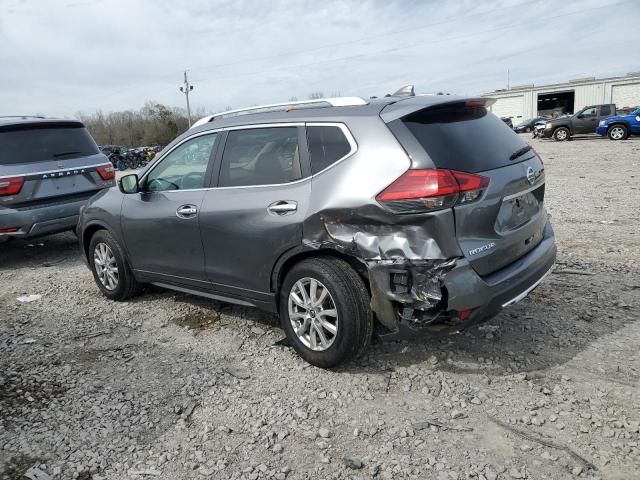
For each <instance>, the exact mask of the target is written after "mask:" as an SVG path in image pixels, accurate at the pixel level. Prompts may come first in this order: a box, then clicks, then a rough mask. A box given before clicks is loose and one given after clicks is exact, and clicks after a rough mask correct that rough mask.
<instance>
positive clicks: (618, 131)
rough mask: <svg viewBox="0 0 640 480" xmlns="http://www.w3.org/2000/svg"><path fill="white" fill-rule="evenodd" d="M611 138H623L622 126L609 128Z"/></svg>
mask: <svg viewBox="0 0 640 480" xmlns="http://www.w3.org/2000/svg"><path fill="white" fill-rule="evenodd" d="M611 138H613V139H614V140H622V139H623V138H624V129H623V128H622V127H613V128H612V129H611Z"/></svg>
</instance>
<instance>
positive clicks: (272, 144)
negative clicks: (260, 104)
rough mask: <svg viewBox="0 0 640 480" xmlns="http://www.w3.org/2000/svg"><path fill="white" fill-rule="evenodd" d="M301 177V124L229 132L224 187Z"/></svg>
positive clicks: (289, 180)
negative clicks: (297, 125)
mask: <svg viewBox="0 0 640 480" xmlns="http://www.w3.org/2000/svg"><path fill="white" fill-rule="evenodd" d="M301 178H302V173H301V169H300V150H299V147H298V128H297V127H274V128H252V129H246V130H232V131H230V132H229V133H228V135H227V141H226V143H225V146H224V153H223V155H222V165H221V166H220V179H219V183H218V185H219V186H220V187H243V186H249V185H275V184H281V183H289V182H292V181H295V180H299V179H301Z"/></svg>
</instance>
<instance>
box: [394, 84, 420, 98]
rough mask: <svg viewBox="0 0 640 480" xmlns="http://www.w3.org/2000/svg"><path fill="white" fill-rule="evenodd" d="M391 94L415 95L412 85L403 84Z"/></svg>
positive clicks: (398, 95)
mask: <svg viewBox="0 0 640 480" xmlns="http://www.w3.org/2000/svg"><path fill="white" fill-rule="evenodd" d="M391 96H392V97H415V96H416V91H415V89H414V88H413V85H405V86H404V87H402V88H401V89H400V90H398V91H397V92H396V93H394V94H393V95H391Z"/></svg>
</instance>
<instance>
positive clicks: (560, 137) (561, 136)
mask: <svg viewBox="0 0 640 480" xmlns="http://www.w3.org/2000/svg"><path fill="white" fill-rule="evenodd" d="M570 136H571V132H569V129H568V128H565V127H558V128H556V130H555V132H553V139H554V140H555V141H556V142H564V141H565V140H569V137H570Z"/></svg>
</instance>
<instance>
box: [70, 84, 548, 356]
mask: <svg viewBox="0 0 640 480" xmlns="http://www.w3.org/2000/svg"><path fill="white" fill-rule="evenodd" d="M490 102H492V100H489V99H486V98H460V97H451V96H415V95H406V94H402V93H398V94H394V95H391V96H389V97H385V98H383V99H371V100H369V101H365V100H363V99H360V98H339V99H327V100H315V101H311V102H292V103H287V104H282V105H269V106H265V107H255V108H251V109H246V110H241V111H231V112H225V113H223V114H218V115H213V116H210V117H206V118H204V119H202V120H200V121H199V122H197V124H196V125H194V127H193V128H191V129H190V130H189V131H187V132H186V133H184V134H183V135H181V136H180V137H179V138H177V139H176V140H175V141H173V142H172V143H171V144H170V145H169V146H167V148H165V149H164V151H163V152H162V153H161V154H160V155H159V156H158V159H157V160H156V161H155V162H154V163H153V164H152V165H150V166H149V167H147V168H146V169H145V170H144V171H143V172H142V173H141V174H140V175H128V176H125V177H123V178H122V179H121V181H120V183H119V187H120V188H119V189H115V188H114V189H109V190H105V191H103V192H101V193H100V194H98V195H96V196H95V197H93V198H92V199H91V200H90V202H89V204H88V206H87V208H86V209H85V210H84V212H83V214H82V215H81V218H80V224H79V231H80V238H81V244H82V248H83V251H84V255H85V257H86V260H87V261H88V265H89V267H90V268H91V270H92V272H93V275H94V277H95V280H96V283H97V285H98V287H99V288H100V290H101V291H102V293H103V294H104V295H105V296H107V297H108V298H111V299H114V300H124V299H126V298H129V297H130V296H131V295H133V294H134V293H136V292H137V291H138V290H139V288H140V285H141V284H144V283H149V284H154V285H158V286H161V287H165V288H168V289H172V290H176V291H179V292H186V293H191V294H194V295H201V296H204V297H208V298H212V299H216V300H222V301H225V302H231V303H236V304H240V305H249V306H255V307H258V308H261V309H264V310H267V311H270V312H274V313H277V314H279V316H280V318H281V320H282V327H283V328H284V330H285V332H286V334H287V336H288V339H289V341H290V343H291V344H292V346H293V347H294V348H295V349H296V351H297V352H298V353H299V354H300V355H301V356H302V357H303V358H304V359H305V360H307V361H308V362H310V363H312V364H314V365H317V366H320V367H332V366H335V365H337V364H338V363H340V362H342V361H344V360H346V359H348V358H352V357H355V356H357V355H359V354H361V353H362V352H364V351H365V349H366V348H367V345H368V344H369V341H370V339H371V337H372V332H373V329H374V325H377V327H376V328H377V329H378V330H379V332H380V334H381V335H388V336H389V337H392V338H393V337H396V338H397V337H402V336H406V335H414V334H415V333H420V332H436V331H443V330H445V331H447V330H448V331H451V330H462V329H464V328H467V327H469V326H471V325H473V324H476V323H477V322H480V321H483V320H486V319H488V318H490V317H492V316H494V315H495V314H497V313H498V312H499V311H500V310H501V309H502V308H504V307H507V306H509V305H511V304H513V303H515V302H517V301H519V300H521V299H522V298H524V297H525V296H526V295H527V294H528V293H529V292H530V291H531V290H533V289H534V288H535V287H536V286H537V285H538V284H540V282H541V281H542V280H543V278H544V277H545V276H546V275H547V274H548V273H549V272H550V269H551V268H552V266H553V264H554V261H555V258H556V247H555V242H554V235H553V230H552V228H551V225H550V224H549V222H548V219H547V215H546V212H545V209H544V204H543V199H544V188H545V176H544V167H543V164H542V161H541V160H540V158H539V157H538V155H537V154H536V152H535V151H533V150H532V149H531V147H530V146H529V145H528V144H526V143H524V142H523V141H522V140H521V139H520V138H519V137H518V135H517V134H515V133H514V132H513V131H512V130H511V129H510V128H509V127H507V126H506V125H505V124H504V123H503V122H502V121H501V120H500V119H499V118H498V117H496V116H494V115H493V114H492V113H490V112H488V111H487V108H486V107H487V105H488V104H489V103H490Z"/></svg>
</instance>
